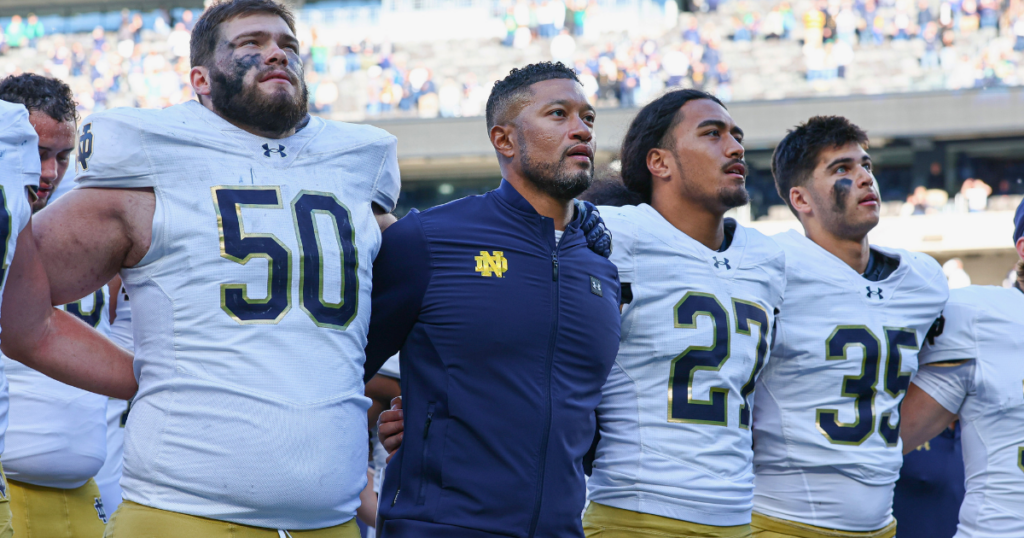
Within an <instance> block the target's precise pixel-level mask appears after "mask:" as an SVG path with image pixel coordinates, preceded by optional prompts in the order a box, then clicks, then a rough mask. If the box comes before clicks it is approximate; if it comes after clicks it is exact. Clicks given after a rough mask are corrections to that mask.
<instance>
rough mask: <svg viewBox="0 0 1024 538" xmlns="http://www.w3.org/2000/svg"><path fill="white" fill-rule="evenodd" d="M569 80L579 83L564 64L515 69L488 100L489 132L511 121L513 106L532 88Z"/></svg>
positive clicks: (528, 66) (492, 90)
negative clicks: (543, 83)
mask: <svg viewBox="0 0 1024 538" xmlns="http://www.w3.org/2000/svg"><path fill="white" fill-rule="evenodd" d="M560 78H564V79H568V80H574V81H576V82H577V83H579V81H580V79H579V78H577V77H576V72H575V71H573V70H572V69H570V68H568V67H566V66H565V65H564V64H563V63H562V62H554V63H551V62H538V63H535V64H530V65H527V66H526V67H520V68H513V69H512V71H511V72H509V74H508V76H507V77H505V78H504V79H502V80H499V81H498V82H496V83H494V88H491V95H490V96H489V97H488V98H487V130H488V131H490V130H491V127H494V126H495V125H498V124H499V123H505V122H507V121H508V120H509V118H507V117H506V116H507V114H508V112H509V110H510V109H511V107H512V105H514V104H515V103H516V101H518V100H519V98H520V97H521V96H522V95H523V94H524V93H527V92H530V91H531V90H530V86H532V85H534V84H536V83H538V82H543V81H545V80H552V79H560Z"/></svg>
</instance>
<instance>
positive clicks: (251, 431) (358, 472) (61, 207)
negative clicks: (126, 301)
mask: <svg viewBox="0 0 1024 538" xmlns="http://www.w3.org/2000/svg"><path fill="white" fill-rule="evenodd" d="M298 47H299V44H298V40H297V39H296V37H295V27H294V19H293V16H292V14H291V12H290V11H289V10H288V9H287V8H285V7H283V6H282V5H280V4H277V3H274V2H273V1H271V0H235V1H229V2H224V3H220V4H216V5H214V6H211V7H210V8H209V9H208V10H207V11H206V12H205V13H204V14H203V16H202V17H201V18H200V20H199V21H198V23H197V24H196V27H195V29H194V30H193V33H192V41H191V51H192V52H191V55H192V56H191V62H192V71H191V73H190V77H191V82H192V87H193V89H194V91H195V93H196V95H198V96H199V102H195V101H192V102H188V103H185V104H182V105H178V106H174V107H170V108H167V109H164V110H136V109H118V110H111V111H107V112H104V113H100V114H96V115H94V116H92V117H91V118H88V119H86V121H85V122H84V124H83V125H82V127H81V130H80V133H81V134H80V141H79V151H78V165H79V168H80V173H79V175H78V177H77V181H78V187H77V188H76V189H75V190H74V191H72V192H71V193H69V194H67V195H66V196H65V197H63V199H62V200H61V203H59V204H57V205H55V206H54V207H52V208H49V209H48V210H46V211H43V212H41V213H40V214H39V215H37V217H36V219H37V222H36V230H35V238H36V242H37V243H38V245H39V249H40V255H41V257H42V259H43V261H44V264H45V267H46V269H47V275H48V277H49V279H50V287H51V290H52V295H53V301H54V302H58V303H59V302H67V301H71V300H76V299H78V298H79V297H81V296H83V295H85V294H88V293H91V292H92V291H93V290H95V289H98V288H99V287H100V286H101V285H103V284H105V283H106V282H107V281H108V280H110V278H112V277H113V276H114V275H115V274H116V273H117V272H120V274H121V277H122V279H123V281H124V284H125V287H126V288H127V291H128V293H129V294H130V296H131V298H132V302H133V305H134V308H133V309H132V310H133V311H132V318H133V319H132V322H133V332H134V334H135V341H134V344H135V364H134V367H135V371H136V372H137V375H138V380H139V382H140V383H139V389H138V393H137V394H136V395H135V398H134V400H133V406H132V412H131V414H130V416H129V420H128V424H127V427H126V429H125V441H124V443H125V453H124V470H123V476H122V480H121V485H122V487H123V490H124V499H125V500H124V502H123V503H122V504H121V506H120V508H119V509H118V510H117V512H116V513H115V514H114V516H113V518H112V519H111V521H110V523H109V524H108V526H107V531H106V533H107V535H108V536H113V537H115V538H116V537H122V536H138V535H140V534H142V533H146V535H147V536H154V537H163V536H168V537H170V536H174V537H177V536H227V535H229V534H230V535H231V536H253V537H262V536H269V537H273V536H279V535H280V534H281V533H286V532H290V533H291V534H293V535H295V536H302V535H304V533H303V532H301V531H310V532H309V533H308V534H306V535H308V536H317V537H320V536H332V537H333V536H346V537H348V536H358V528H357V526H356V522H355V520H354V516H355V511H356V508H357V507H358V506H359V492H360V491H361V490H362V489H363V487H364V485H365V480H366V461H367V446H366V410H367V407H368V406H369V401H368V400H367V398H366V397H365V396H363V384H362V376H363V362H364V355H363V348H364V347H365V344H366V330H367V322H368V317H369V296H370V266H371V263H372V260H373V258H374V256H375V255H376V252H377V249H378V248H379V245H380V226H379V224H378V220H377V219H375V215H379V219H380V222H381V224H384V223H386V222H388V219H389V218H390V216H389V215H388V214H387V212H389V211H391V210H392V209H393V208H394V207H395V203H396V200H397V198H398V189H399V178H398V166H397V158H396V154H395V139H394V137H392V136H391V135H389V134H387V133H386V132H384V131H381V130H379V129H375V128H373V127H369V126H356V125H348V124H341V123H335V122H329V121H325V120H322V119H319V118H313V117H310V116H309V115H308V114H307V111H306V108H307V107H306V103H307V99H306V98H307V91H306V85H305V83H304V82H303V70H302V65H301V63H300V59H299V54H298ZM392 220H393V218H392ZM268 469H274V471H273V473H270V474H268V472H267V470H268Z"/></svg>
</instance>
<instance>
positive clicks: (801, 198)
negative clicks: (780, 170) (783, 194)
mask: <svg viewBox="0 0 1024 538" xmlns="http://www.w3.org/2000/svg"><path fill="white" fill-rule="evenodd" d="M789 205H790V206H791V207H792V208H793V209H794V210H796V212H797V213H799V214H803V215H809V214H811V212H812V207H811V198H810V193H809V192H808V191H807V188H806V187H792V188H790V189H789Z"/></svg>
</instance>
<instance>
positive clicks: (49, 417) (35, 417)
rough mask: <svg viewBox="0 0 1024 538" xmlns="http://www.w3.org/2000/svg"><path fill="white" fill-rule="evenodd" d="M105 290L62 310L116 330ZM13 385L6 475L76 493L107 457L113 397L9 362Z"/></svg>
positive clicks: (6, 366) (97, 326) (101, 329)
mask: <svg viewBox="0 0 1024 538" xmlns="http://www.w3.org/2000/svg"><path fill="white" fill-rule="evenodd" d="M109 302H110V298H109V294H108V292H107V287H106V286H104V287H102V288H100V289H99V290H97V291H96V292H94V293H93V294H92V295H89V296H87V297H85V298H83V299H81V300H80V301H77V302H74V303H71V304H66V305H64V306H62V307H61V308H62V309H63V310H65V311H67V312H68V313H70V314H73V315H74V316H75V317H77V318H78V319H80V320H82V321H84V322H85V323H87V324H89V325H90V326H91V327H93V328H95V329H96V330H98V331H99V332H101V333H103V334H107V333H108V332H109V330H110V311H109V310H108V304H109ZM3 364H4V370H5V371H6V372H7V379H8V382H9V383H10V389H9V390H10V406H11V409H10V415H9V418H10V422H9V425H8V427H7V436H6V439H5V441H6V445H7V446H6V450H5V451H4V454H3V462H4V472H5V473H6V474H7V477H8V478H10V479H12V480H17V481H18V482H25V483H28V484H34V485H37V486H44V487H48V488H59V489H74V488H77V487H80V486H82V485H83V484H85V483H86V482H87V481H88V480H89V479H90V478H92V477H93V476H95V475H96V472H97V471H99V469H100V467H101V466H102V465H103V461H104V460H105V459H106V456H107V448H106V409H107V397H106V396H100V395H98V394H93V393H91V392H87V391H84V390H82V389H79V388H75V387H72V386H71V385H65V384H64V383H61V382H60V381H57V380H55V379H52V378H49V377H47V376H45V375H43V374H41V373H39V372H37V371H35V370H33V369H31V368H29V367H28V366H25V365H24V364H21V363H20V362H17V361H14V360H11V359H9V358H7V357H3Z"/></svg>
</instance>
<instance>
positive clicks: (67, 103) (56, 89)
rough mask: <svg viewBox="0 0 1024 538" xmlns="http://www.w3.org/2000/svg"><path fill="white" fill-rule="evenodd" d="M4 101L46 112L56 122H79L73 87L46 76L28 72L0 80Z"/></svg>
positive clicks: (0, 93) (0, 98)
mask: <svg viewBox="0 0 1024 538" xmlns="http://www.w3.org/2000/svg"><path fill="white" fill-rule="evenodd" d="M0 100H3V101H7V102H8V103H18V104H22V105H25V108H27V109H28V111H29V112H35V111H39V112H43V113H45V114H46V115H47V116H50V117H51V118H53V119H54V120H56V121H60V122H64V121H78V109H77V106H78V105H77V103H75V94H74V93H72V91H71V87H70V86H68V85H67V84H65V83H64V82H62V81H60V80H58V79H55V78H50V77H44V76H42V75H36V74H33V73H24V74H21V75H11V76H9V77H7V78H5V79H3V80H0Z"/></svg>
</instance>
